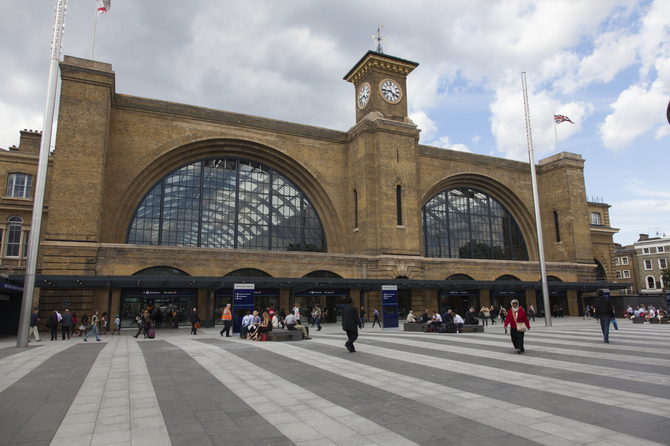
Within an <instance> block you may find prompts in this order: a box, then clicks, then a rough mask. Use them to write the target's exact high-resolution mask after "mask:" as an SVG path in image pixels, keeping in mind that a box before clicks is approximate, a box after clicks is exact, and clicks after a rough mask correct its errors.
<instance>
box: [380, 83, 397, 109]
mask: <svg viewBox="0 0 670 446" xmlns="http://www.w3.org/2000/svg"><path fill="white" fill-rule="evenodd" d="M379 91H380V92H381V94H382V97H383V98H384V99H385V100H386V101H388V102H390V103H391V104H395V103H396V102H399V101H400V99H401V98H402V90H401V89H400V86H398V84H396V83H395V82H394V81H392V80H391V79H386V80H383V81H382V83H381V84H379Z"/></svg>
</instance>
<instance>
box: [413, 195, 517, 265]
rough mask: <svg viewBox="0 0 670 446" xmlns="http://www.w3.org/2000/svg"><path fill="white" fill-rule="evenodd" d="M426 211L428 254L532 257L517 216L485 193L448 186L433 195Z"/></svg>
mask: <svg viewBox="0 0 670 446" xmlns="http://www.w3.org/2000/svg"><path fill="white" fill-rule="evenodd" d="M422 211H423V212H422V214H423V236H424V247H425V248H424V249H425V255H426V257H441V258H460V259H496V260H528V250H527V249H526V242H525V241H524V239H523V234H522V233H521V229H519V225H518V224H517V223H516V221H515V220H514V217H512V214H510V212H509V211H508V210H507V209H505V207H504V206H503V205H502V204H500V202H499V201H498V200H496V199H495V198H493V197H492V196H490V195H488V194H486V193H484V192H481V191H478V190H476V189H470V188H462V187H460V188H454V189H447V190H444V191H442V192H440V193H438V194H437V195H435V196H434V197H433V198H431V199H430V200H429V201H428V203H426V205H425V206H424V207H423V210H422Z"/></svg>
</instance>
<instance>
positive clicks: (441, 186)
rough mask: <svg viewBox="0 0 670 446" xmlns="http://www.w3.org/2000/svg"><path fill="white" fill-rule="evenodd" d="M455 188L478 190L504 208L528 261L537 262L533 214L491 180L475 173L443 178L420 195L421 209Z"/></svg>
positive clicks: (509, 192)
mask: <svg viewBox="0 0 670 446" xmlns="http://www.w3.org/2000/svg"><path fill="white" fill-rule="evenodd" d="M457 187H471V188H473V189H477V190H480V191H482V192H485V193H487V194H489V195H490V196H492V197H493V198H495V199H496V200H498V201H499V202H500V204H502V205H503V206H505V208H506V209H507V210H508V211H509V212H510V213H511V214H512V217H514V219H515V220H516V223H517V224H518V225H519V228H520V229H521V233H522V234H523V238H524V241H525V242H526V249H527V250H528V259H529V261H537V260H539V254H538V245H537V237H536V234H535V217H534V214H533V213H532V212H531V210H530V209H529V208H528V207H526V205H525V204H524V202H523V201H522V200H521V199H520V198H519V197H518V196H517V195H516V194H515V193H514V192H513V191H512V190H511V189H509V188H508V187H507V186H505V185H504V184H502V183H501V182H499V181H497V180H494V179H493V178H490V177H487V176H484V175H481V174H475V173H462V174H458V175H452V176H450V177H447V178H444V179H442V180H441V181H439V182H438V183H436V184H434V185H433V186H432V187H431V188H429V189H428V190H427V191H426V192H425V193H424V194H423V195H422V197H421V208H422V209H423V207H424V206H425V205H426V203H428V201H430V200H431V199H432V198H433V197H434V196H435V195H437V194H438V193H440V192H442V191H443V190H445V189H454V188H457ZM422 245H423V243H422Z"/></svg>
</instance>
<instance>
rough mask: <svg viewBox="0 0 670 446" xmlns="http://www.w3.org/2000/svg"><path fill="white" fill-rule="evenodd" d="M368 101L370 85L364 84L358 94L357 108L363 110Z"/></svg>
mask: <svg viewBox="0 0 670 446" xmlns="http://www.w3.org/2000/svg"><path fill="white" fill-rule="evenodd" d="M368 99H370V84H368V83H367V82H366V83H365V84H363V86H362V87H361V90H360V91H359V92H358V106H359V107H360V108H365V106H366V105H368Z"/></svg>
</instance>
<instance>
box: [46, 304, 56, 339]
mask: <svg viewBox="0 0 670 446" xmlns="http://www.w3.org/2000/svg"><path fill="white" fill-rule="evenodd" d="M44 325H46V326H47V328H48V329H49V330H51V340H52V341H57V340H58V312H57V311H56V310H54V312H53V313H51V314H50V315H49V318H48V319H47V321H46V323H45V324H44Z"/></svg>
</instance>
